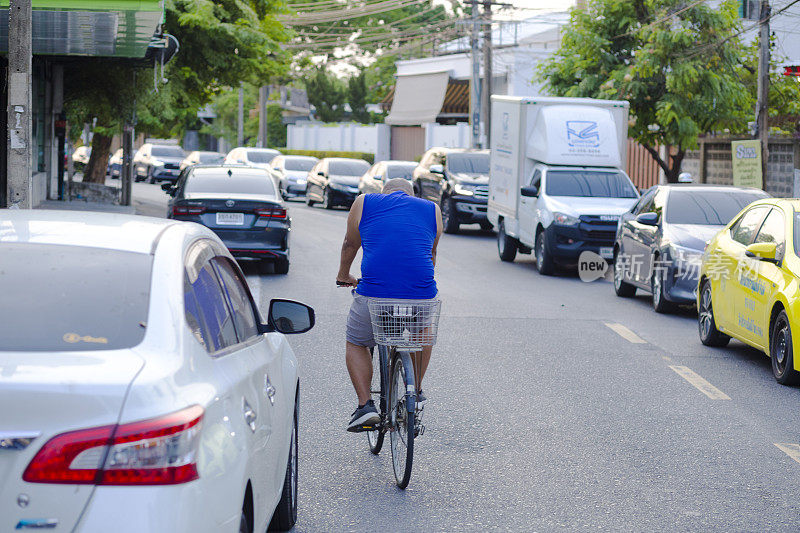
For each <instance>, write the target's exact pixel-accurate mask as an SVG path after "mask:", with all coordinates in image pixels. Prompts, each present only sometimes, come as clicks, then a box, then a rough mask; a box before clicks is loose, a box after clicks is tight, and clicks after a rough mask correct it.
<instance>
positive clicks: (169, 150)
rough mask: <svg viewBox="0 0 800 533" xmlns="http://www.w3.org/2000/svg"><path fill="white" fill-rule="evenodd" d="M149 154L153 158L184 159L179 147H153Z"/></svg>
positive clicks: (184, 155)
mask: <svg viewBox="0 0 800 533" xmlns="http://www.w3.org/2000/svg"><path fill="white" fill-rule="evenodd" d="M151 153H152V155H153V156H154V157H180V158H184V157H186V154H184V153H183V150H182V149H181V148H180V147H179V146H153V149H152V151H151Z"/></svg>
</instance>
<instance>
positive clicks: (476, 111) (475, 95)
mask: <svg viewBox="0 0 800 533" xmlns="http://www.w3.org/2000/svg"><path fill="white" fill-rule="evenodd" d="M471 5H472V35H471V39H472V83H471V84H470V86H469V105H470V120H471V122H472V147H473V148H480V144H481V111H480V90H479V86H480V82H481V72H480V69H481V64H480V54H479V50H478V23H479V21H478V2H477V0H471Z"/></svg>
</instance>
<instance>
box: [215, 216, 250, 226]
mask: <svg viewBox="0 0 800 533" xmlns="http://www.w3.org/2000/svg"><path fill="white" fill-rule="evenodd" d="M242 224H244V213H217V225H219V226H241V225H242Z"/></svg>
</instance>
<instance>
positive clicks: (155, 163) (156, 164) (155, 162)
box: [150, 159, 164, 167]
mask: <svg viewBox="0 0 800 533" xmlns="http://www.w3.org/2000/svg"><path fill="white" fill-rule="evenodd" d="M150 162H151V163H152V164H153V166H154V167H163V166H164V162H163V161H159V160H158V159H151V160H150Z"/></svg>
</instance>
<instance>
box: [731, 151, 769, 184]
mask: <svg viewBox="0 0 800 533" xmlns="http://www.w3.org/2000/svg"><path fill="white" fill-rule="evenodd" d="M731 157H732V159H733V185H734V186H735V187H755V188H756V189H761V188H763V186H764V182H763V179H762V175H761V141H733V142H731Z"/></svg>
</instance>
